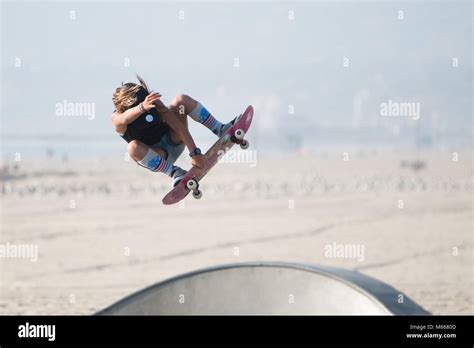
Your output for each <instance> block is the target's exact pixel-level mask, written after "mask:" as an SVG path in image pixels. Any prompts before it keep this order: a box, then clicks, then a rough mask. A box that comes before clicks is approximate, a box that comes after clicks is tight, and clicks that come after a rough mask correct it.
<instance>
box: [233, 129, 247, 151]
mask: <svg viewBox="0 0 474 348" xmlns="http://www.w3.org/2000/svg"><path fill="white" fill-rule="evenodd" d="M244 136H245V132H244V131H243V130H242V129H240V128H239V129H237V130H236V131H235V132H234V134H233V135H232V136H231V137H230V140H231V141H232V142H233V143H236V144H239V145H240V148H241V149H242V150H247V149H248V148H249V146H250V143H249V142H248V140H245V139H244Z"/></svg>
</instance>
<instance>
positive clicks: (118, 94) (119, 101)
mask: <svg viewBox="0 0 474 348" xmlns="http://www.w3.org/2000/svg"><path fill="white" fill-rule="evenodd" d="M137 79H138V81H139V82H140V84H136V83H132V82H128V83H122V85H121V86H120V87H118V88H117V89H116V90H115V93H114V94H113V96H112V101H113V103H114V106H115V111H116V112H118V113H123V112H125V111H126V110H128V109H130V108H133V107H134V106H137V105H138V104H140V103H141V102H142V101H144V100H145V97H146V96H147V95H148V94H149V93H150V92H149V90H148V86H147V85H146V83H145V81H144V80H143V79H142V78H141V77H140V76H138V75H137Z"/></svg>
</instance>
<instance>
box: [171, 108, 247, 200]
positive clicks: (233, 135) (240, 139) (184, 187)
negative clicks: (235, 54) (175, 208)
mask: <svg viewBox="0 0 474 348" xmlns="http://www.w3.org/2000/svg"><path fill="white" fill-rule="evenodd" d="M252 118H253V107H252V106H251V105H249V106H248V107H247V109H246V110H245V111H244V113H243V114H241V115H240V116H239V117H238V118H237V120H236V121H235V124H234V125H233V126H232V127H230V128H229V129H228V130H227V132H225V133H224V134H223V135H222V136H221V137H220V138H219V139H218V140H217V141H216V142H215V143H214V145H212V146H211V147H210V148H209V150H207V152H206V153H205V154H204V156H205V157H206V159H207V165H206V166H205V167H204V168H198V167H196V166H193V167H192V168H191V169H190V170H189V172H188V173H187V174H186V176H185V177H184V178H183V179H182V180H181V181H180V182H179V183H178V185H176V186H175V187H174V188H173V189H172V190H171V191H170V192H168V194H167V195H166V196H165V197H163V200H162V202H163V204H165V205H170V204H175V203H178V202H179V201H181V200H183V199H184V198H186V196H187V195H188V194H189V193H190V192H191V191H192V192H193V197H194V198H196V199H200V198H201V197H202V191H201V190H200V189H199V186H200V185H199V182H200V181H201V180H202V178H203V177H204V176H205V175H206V174H207V173H208V172H209V171H210V170H211V169H212V167H214V166H215V165H216V163H217V162H218V161H219V159H220V158H221V157H222V156H223V155H224V154H225V153H226V152H227V151H228V150H229V149H230V148H231V147H232V146H234V145H235V144H239V145H240V147H241V148H242V149H243V150H246V149H248V147H249V145H250V143H249V142H248V140H245V139H244V136H245V134H246V133H247V131H248V129H249V128H250V124H251V123H252Z"/></svg>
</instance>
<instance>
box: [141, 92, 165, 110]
mask: <svg viewBox="0 0 474 348" xmlns="http://www.w3.org/2000/svg"><path fill="white" fill-rule="evenodd" d="M160 98H161V94H160V93H159V92H151V93H150V94H148V95H147V96H146V98H145V100H144V101H143V107H144V108H145V110H146V111H150V110H151V109H153V108H154V107H155V102H156V101H157V100H159V99H160Z"/></svg>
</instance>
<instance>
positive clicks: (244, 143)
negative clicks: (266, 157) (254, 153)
mask: <svg viewBox="0 0 474 348" xmlns="http://www.w3.org/2000/svg"><path fill="white" fill-rule="evenodd" d="M249 146H250V143H249V142H248V141H247V140H242V142H241V143H240V148H241V149H242V150H247V149H248V148H249Z"/></svg>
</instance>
